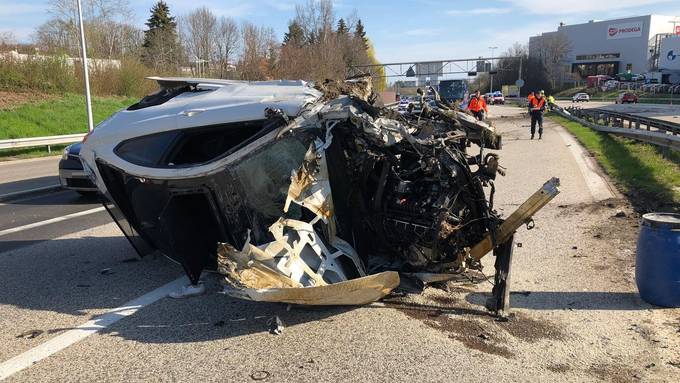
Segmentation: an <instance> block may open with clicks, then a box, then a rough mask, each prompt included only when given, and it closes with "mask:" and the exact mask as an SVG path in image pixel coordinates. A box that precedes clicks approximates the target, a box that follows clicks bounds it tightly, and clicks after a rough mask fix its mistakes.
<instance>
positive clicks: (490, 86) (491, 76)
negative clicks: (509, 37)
mask: <svg viewBox="0 0 680 383" xmlns="http://www.w3.org/2000/svg"><path fill="white" fill-rule="evenodd" d="M489 49H491V68H490V70H489V72H492V71H493V51H495V50H496V49H498V47H489ZM489 77H490V78H491V84H490V85H489V93H493V74H491V73H489Z"/></svg>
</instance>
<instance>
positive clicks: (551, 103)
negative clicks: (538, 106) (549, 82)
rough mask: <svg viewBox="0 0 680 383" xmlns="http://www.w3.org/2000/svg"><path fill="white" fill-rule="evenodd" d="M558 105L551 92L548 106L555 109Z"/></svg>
mask: <svg viewBox="0 0 680 383" xmlns="http://www.w3.org/2000/svg"><path fill="white" fill-rule="evenodd" d="M556 106H557V104H555V97H553V95H552V94H551V95H550V96H548V107H549V108H550V110H553V109H555V107H556Z"/></svg>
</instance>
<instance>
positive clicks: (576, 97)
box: [571, 93, 590, 102]
mask: <svg viewBox="0 0 680 383" xmlns="http://www.w3.org/2000/svg"><path fill="white" fill-rule="evenodd" d="M571 101H572V102H582V101H585V102H588V101H590V96H589V95H588V93H576V94H575V95H574V97H572V98H571Z"/></svg>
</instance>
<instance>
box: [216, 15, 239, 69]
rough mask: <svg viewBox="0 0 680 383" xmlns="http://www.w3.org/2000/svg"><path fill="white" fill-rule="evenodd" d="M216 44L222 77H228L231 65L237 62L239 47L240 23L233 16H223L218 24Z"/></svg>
mask: <svg viewBox="0 0 680 383" xmlns="http://www.w3.org/2000/svg"><path fill="white" fill-rule="evenodd" d="M215 44H216V45H217V60H218V62H219V71H220V72H219V76H220V78H227V77H228V74H229V72H230V70H229V69H230V65H231V64H232V62H235V59H236V50H237V49H238V47H239V30H238V25H237V24H236V22H235V21H234V19H232V18H231V17H224V16H222V17H221V18H220V20H219V22H218V24H217V31H216V39H215Z"/></svg>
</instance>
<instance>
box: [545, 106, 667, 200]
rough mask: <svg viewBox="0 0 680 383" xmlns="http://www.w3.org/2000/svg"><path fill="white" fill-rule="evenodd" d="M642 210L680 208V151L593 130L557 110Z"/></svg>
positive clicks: (557, 118)
mask: <svg viewBox="0 0 680 383" xmlns="http://www.w3.org/2000/svg"><path fill="white" fill-rule="evenodd" d="M548 117H549V118H550V119H552V120H553V121H555V122H556V123H558V124H560V125H562V126H563V127H565V128H566V129H567V130H569V132H571V134H573V135H574V136H576V138H577V139H578V140H579V141H580V142H581V144H582V145H584V146H585V147H586V149H588V151H589V152H590V153H591V154H592V155H593V156H595V158H596V159H597V161H598V162H599V163H600V165H601V166H602V168H603V169H604V170H605V171H606V172H607V174H608V175H609V176H610V177H611V178H612V180H613V181H614V182H615V183H616V185H617V187H618V188H619V190H620V191H621V192H622V193H624V194H625V195H626V196H627V197H628V198H629V199H630V201H631V203H632V204H633V205H634V206H635V207H636V208H637V209H638V210H639V211H642V212H647V211H676V212H678V211H680V153H677V152H673V151H668V152H663V149H660V148H658V147H656V146H654V145H648V144H641V143H639V142H636V141H634V140H630V139H626V138H621V137H616V136H614V135H609V134H606V133H601V132H597V131H594V130H592V129H590V128H588V127H586V126H583V125H581V124H579V123H577V122H574V121H571V120H568V119H566V118H564V117H561V116H558V115H556V114H554V113H549V114H548Z"/></svg>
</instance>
